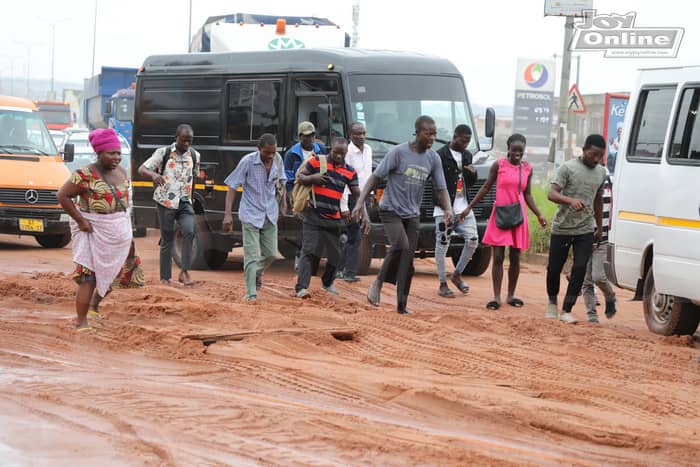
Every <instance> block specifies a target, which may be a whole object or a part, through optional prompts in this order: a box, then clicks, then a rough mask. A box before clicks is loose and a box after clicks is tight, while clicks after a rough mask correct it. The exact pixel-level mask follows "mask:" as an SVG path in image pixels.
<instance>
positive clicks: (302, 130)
mask: <svg viewBox="0 0 700 467" xmlns="http://www.w3.org/2000/svg"><path fill="white" fill-rule="evenodd" d="M314 133H316V127H315V126H314V124H313V123H311V122H301V123H300V124H299V134H300V135H312V134H314Z"/></svg>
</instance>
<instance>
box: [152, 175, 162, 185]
mask: <svg viewBox="0 0 700 467" xmlns="http://www.w3.org/2000/svg"><path fill="white" fill-rule="evenodd" d="M151 180H153V183H154V184H156V185H158V186H163V185H165V179H164V178H163V176H162V175H161V174H159V173H157V172H153V174H152V175H151Z"/></svg>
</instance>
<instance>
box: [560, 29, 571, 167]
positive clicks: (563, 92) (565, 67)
mask: <svg viewBox="0 0 700 467" xmlns="http://www.w3.org/2000/svg"><path fill="white" fill-rule="evenodd" d="M573 37H574V18H573V17H572V16H567V17H566V23H565V24H564V51H563V53H562V59H561V84H560V86H559V129H558V131H557V160H558V161H564V160H568V159H570V158H571V148H569V147H568V139H569V138H568V136H569V135H568V131H567V125H568V122H569V107H568V105H567V104H568V101H569V81H570V77H571V51H570V50H569V44H571V40H572V39H573Z"/></svg>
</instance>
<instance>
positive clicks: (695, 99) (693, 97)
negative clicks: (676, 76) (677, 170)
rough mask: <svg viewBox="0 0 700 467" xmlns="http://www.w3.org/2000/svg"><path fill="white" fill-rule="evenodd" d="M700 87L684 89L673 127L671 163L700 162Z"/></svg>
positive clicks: (669, 157) (669, 156)
mask: <svg viewBox="0 0 700 467" xmlns="http://www.w3.org/2000/svg"><path fill="white" fill-rule="evenodd" d="M699 104H700V89H699V88H688V89H684V90H683V94H682V96H681V104H680V108H679V110H678V117H677V118H676V123H675V125H674V128H673V138H672V139H671V141H672V144H671V151H670V152H669V155H668V159H669V162H671V163H681V164H682V163H691V164H693V165H695V164H700V119H699V118H698V110H700V109H698V107H699V106H700V105H699Z"/></svg>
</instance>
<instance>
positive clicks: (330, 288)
mask: <svg viewBox="0 0 700 467" xmlns="http://www.w3.org/2000/svg"><path fill="white" fill-rule="evenodd" d="M321 288H322V289H323V290H325V291H326V292H328V293H332V294H333V295H340V292H338V289H336V288H335V286H334V285H333V284H331V285H329V286H328V287H326V286H325V285H324V286H323V287H321Z"/></svg>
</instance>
